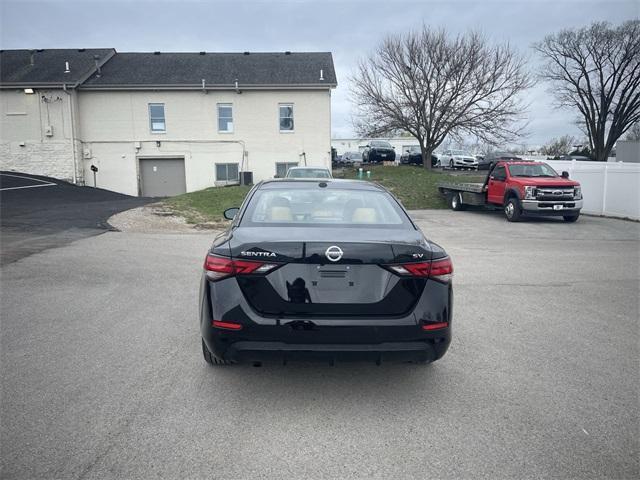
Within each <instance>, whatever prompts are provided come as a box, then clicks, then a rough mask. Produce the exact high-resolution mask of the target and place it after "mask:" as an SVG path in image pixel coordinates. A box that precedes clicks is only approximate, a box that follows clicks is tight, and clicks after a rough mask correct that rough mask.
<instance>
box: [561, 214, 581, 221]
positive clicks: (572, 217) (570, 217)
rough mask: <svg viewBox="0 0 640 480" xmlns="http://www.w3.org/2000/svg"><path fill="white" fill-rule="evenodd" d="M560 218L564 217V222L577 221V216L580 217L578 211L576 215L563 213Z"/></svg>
mask: <svg viewBox="0 0 640 480" xmlns="http://www.w3.org/2000/svg"><path fill="white" fill-rule="evenodd" d="M562 218H563V219H564V221H565V222H568V223H573V222H575V221H577V220H578V218H580V214H579V213H578V214H576V215H564V216H563V217H562Z"/></svg>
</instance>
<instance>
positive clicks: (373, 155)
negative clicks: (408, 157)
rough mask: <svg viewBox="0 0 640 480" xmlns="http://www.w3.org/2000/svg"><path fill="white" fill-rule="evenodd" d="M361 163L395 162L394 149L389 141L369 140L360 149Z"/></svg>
mask: <svg viewBox="0 0 640 480" xmlns="http://www.w3.org/2000/svg"><path fill="white" fill-rule="evenodd" d="M362 161H363V163H379V162H395V161H396V151H395V150H394V149H393V147H392V146H391V144H390V143H389V142H385V141H384V140H371V142H369V145H367V146H365V148H364V150H363V151H362Z"/></svg>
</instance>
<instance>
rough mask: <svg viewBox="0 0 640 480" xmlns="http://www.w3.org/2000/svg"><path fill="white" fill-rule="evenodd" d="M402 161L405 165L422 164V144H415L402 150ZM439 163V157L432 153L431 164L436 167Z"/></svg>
mask: <svg viewBox="0 0 640 480" xmlns="http://www.w3.org/2000/svg"><path fill="white" fill-rule="evenodd" d="M400 163H401V164H403V165H422V163H423V162H422V150H420V145H414V146H411V147H409V148H408V149H407V150H405V151H404V152H402V155H400ZM437 164H438V157H436V156H435V155H433V154H431V166H432V167H435V166H436V165H437Z"/></svg>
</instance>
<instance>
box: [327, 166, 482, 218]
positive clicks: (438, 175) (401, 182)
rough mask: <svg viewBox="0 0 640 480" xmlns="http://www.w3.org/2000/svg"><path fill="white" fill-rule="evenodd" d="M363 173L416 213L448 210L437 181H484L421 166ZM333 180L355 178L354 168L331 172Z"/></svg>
mask: <svg viewBox="0 0 640 480" xmlns="http://www.w3.org/2000/svg"><path fill="white" fill-rule="evenodd" d="M364 170H370V171H371V177H370V178H367V177H366V175H365V176H364V179H365V180H370V181H372V182H376V183H379V184H381V185H383V186H384V187H386V188H388V189H389V190H390V191H391V192H393V194H394V195H395V196H396V197H398V199H399V200H400V201H401V202H402V205H404V207H405V208H407V209H409V210H417V209H422V208H448V204H447V202H446V201H445V199H444V198H443V197H442V195H440V193H439V192H438V189H437V187H436V185H437V184H438V183H440V182H452V183H466V182H483V181H484V179H485V176H486V174H485V175H483V174H482V173H480V174H478V173H473V174H465V175H461V174H458V175H450V174H449V173H447V172H442V171H441V170H425V169H424V168H423V167H422V166H412V165H406V166H398V167H384V166H381V165H380V166H372V167H366V168H364ZM333 173H334V176H335V177H336V178H358V172H357V170H356V169H352V168H351V169H344V172H341V171H340V170H336V171H334V172H333Z"/></svg>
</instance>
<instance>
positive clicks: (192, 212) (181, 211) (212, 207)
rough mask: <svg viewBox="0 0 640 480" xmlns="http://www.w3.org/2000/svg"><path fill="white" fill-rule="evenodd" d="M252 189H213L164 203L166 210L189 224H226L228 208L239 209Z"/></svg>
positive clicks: (188, 194)
mask: <svg viewBox="0 0 640 480" xmlns="http://www.w3.org/2000/svg"><path fill="white" fill-rule="evenodd" d="M249 189H250V187H245V186H233V187H211V188H206V189H204V190H198V191H197V192H192V193H185V194H183V195H178V196H177V197H171V198H169V199H167V200H165V201H163V202H162V203H163V205H164V206H165V208H168V209H169V210H171V211H173V212H174V213H176V214H177V215H181V216H183V217H184V218H185V219H186V221H187V222H188V223H221V224H222V223H225V222H226V220H225V219H224V217H223V216H222V212H224V211H225V210H226V209H227V208H231V207H239V206H240V204H241V203H242V200H243V199H244V197H245V195H246V194H247V192H249Z"/></svg>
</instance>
